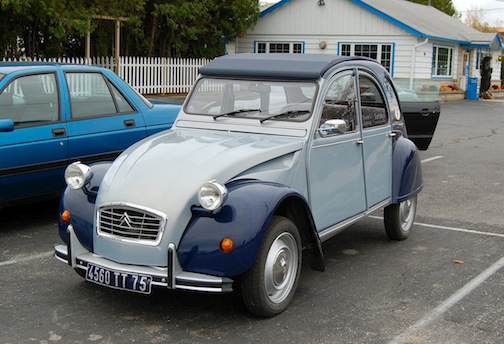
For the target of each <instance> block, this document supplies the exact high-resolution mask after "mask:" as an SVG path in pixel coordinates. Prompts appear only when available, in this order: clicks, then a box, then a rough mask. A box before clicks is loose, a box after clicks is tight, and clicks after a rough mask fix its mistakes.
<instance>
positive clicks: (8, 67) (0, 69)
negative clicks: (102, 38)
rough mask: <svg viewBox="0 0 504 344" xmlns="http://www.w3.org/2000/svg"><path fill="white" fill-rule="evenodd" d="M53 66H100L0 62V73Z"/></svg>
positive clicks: (46, 68) (80, 67)
mask: <svg viewBox="0 0 504 344" xmlns="http://www.w3.org/2000/svg"><path fill="white" fill-rule="evenodd" d="M55 68H63V69H80V70H82V69H89V70H97V69H100V67H97V66H89V65H82V64H72V63H58V62H0V73H2V74H9V73H12V72H17V71H21V70H23V71H44V70H54V69H55Z"/></svg>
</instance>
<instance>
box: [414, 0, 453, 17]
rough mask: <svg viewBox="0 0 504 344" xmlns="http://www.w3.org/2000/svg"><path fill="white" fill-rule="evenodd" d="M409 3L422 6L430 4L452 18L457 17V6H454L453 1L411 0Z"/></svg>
mask: <svg viewBox="0 0 504 344" xmlns="http://www.w3.org/2000/svg"><path fill="white" fill-rule="evenodd" d="M409 1H411V2H415V3H417V4H422V5H428V4H429V2H430V3H431V6H433V7H435V8H437V9H438V10H440V11H443V12H444V13H446V14H448V15H450V16H452V17H453V16H456V15H457V11H456V9H455V6H453V3H452V0H409Z"/></svg>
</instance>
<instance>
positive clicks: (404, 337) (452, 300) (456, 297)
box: [389, 257, 504, 344]
mask: <svg viewBox="0 0 504 344" xmlns="http://www.w3.org/2000/svg"><path fill="white" fill-rule="evenodd" d="M503 266H504V257H502V258H501V259H499V260H498V261H497V262H496V263H494V264H493V265H492V266H490V267H489V268H488V269H486V270H485V271H483V272H482V273H481V274H479V275H478V276H476V277H475V278H473V279H472V280H471V281H470V282H469V283H467V284H466V285H465V286H463V287H462V288H460V289H459V290H457V292H455V293H454V294H452V296H450V297H449V298H448V299H446V300H445V301H444V302H443V303H441V304H440V305H439V306H437V307H436V308H434V309H433V310H432V311H431V312H430V313H428V314H426V315H425V316H424V317H423V318H422V319H420V320H418V321H417V322H416V323H414V324H413V325H411V326H410V327H408V329H406V331H404V332H403V333H401V334H400V335H399V336H397V337H396V338H394V339H393V340H392V341H391V342H390V343H389V344H399V343H410V342H411V337H410V336H411V335H412V334H414V333H415V332H418V331H420V330H421V329H423V328H424V327H427V326H429V325H430V324H432V323H433V322H434V321H436V320H437V319H438V318H439V317H440V316H442V315H443V314H444V313H446V311H448V310H449V309H450V308H452V307H453V306H454V305H456V304H457V303H458V302H459V301H460V300H462V299H463V298H464V297H466V296H467V295H469V294H470V293H471V292H472V291H473V290H474V289H476V288H477V287H479V286H480V285H481V284H483V282H485V281H486V280H487V279H488V278H489V277H490V276H492V275H494V274H495V273H496V272H497V271H499V270H500V269H501V268H502V267H503Z"/></svg>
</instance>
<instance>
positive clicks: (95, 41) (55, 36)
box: [0, 0, 259, 57]
mask: <svg viewBox="0 0 504 344" xmlns="http://www.w3.org/2000/svg"><path fill="white" fill-rule="evenodd" d="M0 15H1V17H2V19H3V20H2V21H0V51H1V52H2V55H3V56H4V57H20V56H26V57H60V56H84V42H85V35H86V31H87V30H88V29H89V27H88V23H91V27H90V29H91V32H92V36H91V37H92V40H91V41H92V46H91V53H92V55H94V56H100V55H102V56H103V55H113V51H112V49H113V47H114V39H115V34H114V30H115V23H114V21H107V20H99V19H96V17H97V16H107V17H111V18H118V17H126V18H127V20H126V21H122V22H121V26H122V30H121V32H122V38H121V52H120V54H122V55H137V56H145V55H147V56H181V57H191V56H197V57H201V56H204V57H214V56H216V55H220V54H222V53H223V44H222V41H221V37H223V36H224V37H228V38H232V37H235V36H237V35H238V34H240V33H242V32H245V31H246V30H248V29H250V28H252V27H253V26H254V24H255V23H256V21H257V19H258V18H259V2H258V0H108V1H103V0H2V1H1V2H0Z"/></svg>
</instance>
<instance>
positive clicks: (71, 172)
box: [65, 161, 93, 190]
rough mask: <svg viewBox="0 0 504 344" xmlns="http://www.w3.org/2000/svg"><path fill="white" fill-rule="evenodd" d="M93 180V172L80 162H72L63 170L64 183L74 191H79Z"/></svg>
mask: <svg viewBox="0 0 504 344" xmlns="http://www.w3.org/2000/svg"><path fill="white" fill-rule="evenodd" d="M91 178H93V171H92V170H91V167H89V166H88V165H85V164H82V163H81V162H80V161H78V162H74V163H73V164H71V165H68V167H67V168H66V170H65V182H66V184H67V185H68V186H69V187H70V188H72V189H74V190H79V189H82V188H83V187H84V185H86V184H87V183H89V181H90V180H91Z"/></svg>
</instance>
